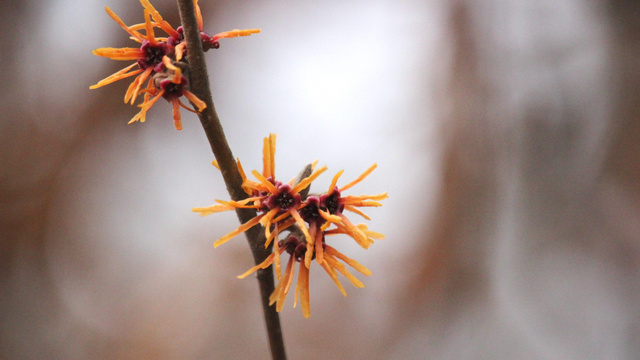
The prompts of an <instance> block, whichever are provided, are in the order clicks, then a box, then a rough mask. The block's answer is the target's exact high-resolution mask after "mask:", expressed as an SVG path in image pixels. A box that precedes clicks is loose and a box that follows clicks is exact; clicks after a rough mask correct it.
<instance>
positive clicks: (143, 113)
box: [129, 90, 164, 124]
mask: <svg viewBox="0 0 640 360" xmlns="http://www.w3.org/2000/svg"><path fill="white" fill-rule="evenodd" d="M162 94H164V90H161V91H160V92H158V94H157V95H156V96H155V97H154V98H153V99H151V100H148V101H145V102H144V103H142V105H140V107H141V108H142V109H141V110H140V112H139V113H138V114H137V115H136V116H134V117H133V119H131V120H130V121H129V124H131V123H134V122H136V121H140V122H144V121H145V119H146V118H145V117H146V115H147V111H149V109H151V107H152V106H153V105H154V104H155V103H156V101H158V100H159V99H160V98H161V97H162Z"/></svg>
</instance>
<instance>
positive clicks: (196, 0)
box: [193, 0, 202, 31]
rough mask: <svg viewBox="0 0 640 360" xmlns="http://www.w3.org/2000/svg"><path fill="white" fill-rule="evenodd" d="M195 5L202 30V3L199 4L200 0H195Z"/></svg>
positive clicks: (199, 27)
mask: <svg viewBox="0 0 640 360" xmlns="http://www.w3.org/2000/svg"><path fill="white" fill-rule="evenodd" d="M193 7H194V10H195V12H196V20H197V21H198V30H200V31H202V11H201V10H200V5H198V0H193Z"/></svg>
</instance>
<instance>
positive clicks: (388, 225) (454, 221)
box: [0, 0, 640, 359]
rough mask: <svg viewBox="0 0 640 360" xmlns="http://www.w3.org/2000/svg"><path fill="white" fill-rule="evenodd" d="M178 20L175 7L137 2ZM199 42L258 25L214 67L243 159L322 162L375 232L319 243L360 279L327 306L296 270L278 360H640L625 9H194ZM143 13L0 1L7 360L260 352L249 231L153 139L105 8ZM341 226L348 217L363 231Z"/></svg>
mask: <svg viewBox="0 0 640 360" xmlns="http://www.w3.org/2000/svg"><path fill="white" fill-rule="evenodd" d="M153 3H154V5H156V7H157V8H158V9H159V10H160V12H161V13H162V14H163V15H164V16H165V18H166V19H167V20H169V22H170V23H171V24H174V25H175V26H177V24H178V15H177V7H176V4H175V2H174V1H160V0H156V1H154V2H153ZM200 3H201V7H202V10H203V14H204V15H205V20H204V27H205V31H207V32H209V33H212V34H215V33H217V32H222V31H226V30H230V29H234V28H261V29H262V33H260V34H258V35H253V36H251V37H248V38H237V39H224V40H222V41H221V48H220V49H218V50H212V51H210V53H209V54H208V66H209V76H210V81H211V84H212V90H213V95H214V102H215V104H216V109H217V111H218V114H219V116H220V118H221V120H222V122H223V126H224V127H225V130H226V133H227V139H228V141H229V143H230V145H231V147H232V149H233V152H234V155H235V156H236V157H239V158H240V159H241V161H242V163H243V166H244V167H245V170H247V169H260V168H261V166H262V164H261V158H262V155H261V149H262V138H263V137H265V136H267V135H268V134H269V133H277V134H278V141H277V143H278V145H277V153H276V175H277V176H278V178H280V179H283V180H288V179H289V178H292V177H294V176H295V175H296V174H297V173H298V171H299V170H300V169H301V168H302V167H303V166H304V165H305V164H307V163H309V162H311V161H313V160H315V159H318V160H319V164H321V165H323V164H326V165H327V166H328V167H329V171H328V172H327V173H326V174H324V175H323V176H321V177H320V178H319V179H318V180H317V181H316V182H314V184H313V187H312V191H323V190H325V188H326V187H327V186H328V185H329V183H330V181H331V178H332V176H333V174H335V173H336V172H338V171H339V170H341V169H345V174H344V175H343V176H342V178H341V183H346V182H348V181H351V180H352V179H354V178H355V177H357V176H358V175H359V174H360V173H361V172H362V171H364V170H365V169H366V168H367V167H368V166H369V165H371V164H372V163H374V162H377V164H378V168H377V169H376V171H374V172H373V174H372V175H370V176H369V177H368V178H367V179H366V180H365V181H363V182H362V183H360V184H358V185H357V186H355V187H354V188H352V189H351V190H349V191H348V193H350V194H373V193H379V192H383V191H388V192H389V196H390V197H389V199H387V200H385V201H384V206H383V207H381V208H377V209H371V210H368V211H366V212H367V214H369V215H370V216H371V217H372V221H370V222H369V227H370V228H371V229H373V230H375V231H380V232H382V233H384V234H385V235H386V236H387V238H386V239H385V240H382V241H378V242H377V243H376V244H375V245H374V246H373V247H371V248H370V249H368V250H366V251H365V250H363V249H361V248H359V247H358V246H357V245H355V243H354V242H353V241H350V240H349V239H347V238H339V237H335V238H330V239H328V241H329V242H330V244H332V245H333V246H335V247H337V248H338V249H339V250H341V251H342V252H344V253H345V254H347V255H348V256H350V257H352V258H354V259H356V260H358V261H359V262H360V263H362V264H363V265H365V266H367V267H368V268H369V269H371V270H372V272H373V276H371V277H364V276H360V275H358V277H359V278H360V279H361V280H362V281H363V282H364V283H365V288H364V289H356V288H353V287H351V286H350V285H349V284H348V281H347V280H346V279H345V280H343V281H342V282H343V284H344V285H345V288H346V290H347V293H348V297H346V298H343V297H342V295H341V294H340V292H339V291H338V290H337V289H336V288H335V286H334V284H333V283H332V281H331V279H330V278H329V277H328V276H326V274H325V273H324V272H321V271H319V269H317V268H314V269H312V274H311V312H312V315H311V318H310V319H304V318H303V317H302V314H301V311H300V309H299V308H298V309H293V308H291V307H292V304H293V299H292V298H289V299H287V304H286V305H285V309H284V310H283V311H282V313H281V321H282V327H283V331H284V338H285V346H286V348H287V352H288V355H289V358H290V359H365V358H366V359H478V358H480V359H485V358H486V359H637V358H640V341H638V339H640V315H639V314H640V311H638V309H640V275H639V274H640V272H639V271H640V241H639V237H640V221H638V219H639V215H640V203H639V196H640V182H639V180H640V171H638V169H640V167H639V165H640V164H639V161H638V160H639V159H640V158H639V156H638V155H640V148H639V147H638V145H637V143H638V142H637V138H638V136H637V135H639V134H640V125H639V123H638V116H639V115H640V65H639V64H640V62H639V60H640V56H639V54H640V53H639V51H640V43H638V41H639V38H638V36H637V35H635V34H638V33H640V32H638V31H639V30H640V16H638V15H640V5H638V4H637V3H636V2H634V1H630V0H627V1H624V0H610V1H603V2H597V4H594V2H588V1H577V0H556V1H552V0H543V1H533V0H517V1H503V0H490V1H472V0H466V1H463V0H459V1H437V0H433V1H395V2H394V1H375V0H374V1H349V2H313V1H299V2H295V3H293V2H282V1H271V2H267V1H258V2H248V1H234V2H212V1H207V0H201V1H200ZM104 6H109V7H110V8H111V9H112V10H114V11H115V12H116V13H117V14H118V15H120V16H121V17H122V18H123V20H124V21H125V22H126V23H127V24H132V23H136V22H141V21H142V10H141V9H142V7H141V6H140V4H138V3H137V2H136V1H131V2H123V1H116V2H112V3H104V2H103V1H95V0H92V1H83V2H81V1H65V2H55V1H49V2H45V3H42V2H36V1H23V2H17V3H13V4H3V11H2V12H0V13H1V15H0V20H2V21H1V22H0V28H1V29H2V33H3V34H7V33H9V32H11V33H20V31H24V30H23V29H27V28H28V29H30V30H29V32H30V33H32V34H38V36H34V37H32V38H30V39H29V40H28V41H27V40H24V41H16V42H11V43H10V44H11V46H10V48H9V49H10V50H11V51H4V52H1V53H0V59H1V60H2V61H3V64H4V69H5V81H4V82H3V83H2V85H0V86H1V87H2V93H3V94H4V95H5V96H4V97H3V99H2V101H0V110H1V113H2V120H1V121H0V153H1V154H2V157H1V160H0V359H46V358H52V359H102V358H109V359H131V358H136V359H209V358H212V359H247V358H257V359H266V358H268V344H267V337H266V334H265V331H264V325H263V321H262V313H261V309H260V304H259V295H258V287H257V284H256V281H255V280H254V279H253V278H248V279H244V280H238V279H236V278H235V276H236V275H238V274H240V273H242V272H244V271H245V270H246V269H247V268H249V267H251V266H252V261H253V260H252V258H251V255H250V252H249V249H248V247H247V244H246V240H245V239H244V237H242V236H239V237H237V238H236V239H234V240H232V241H230V242H229V243H227V244H225V245H224V246H221V247H219V248H216V249H215V250H214V249H213V246H212V243H213V241H214V240H215V239H217V238H218V237H220V236H222V235H224V234H226V233H227V232H229V231H231V230H232V229H234V228H236V227H237V226H238V223H237V219H236V217H235V214H233V213H228V214H218V215H212V216H208V217H204V218H203V217H199V216H197V215H195V214H194V213H192V212H191V211H190V209H191V208H192V207H194V206H205V205H209V204H211V203H212V202H213V200H214V199H226V198H227V197H228V195H227V194H226V190H225V186H224V184H223V182H222V179H221V176H220V175H219V173H218V171H217V170H216V169H215V168H213V166H211V165H210V162H211V160H213V158H212V155H211V151H210V149H209V145H208V144H207V142H206V137H205V136H204V133H203V131H202V129H201V127H200V124H199V121H198V120H197V118H196V117H195V116H194V115H192V114H189V113H187V112H186V111H183V127H184V130H182V131H180V132H178V131H175V130H174V129H173V121H172V120H171V111H170V106H169V105H168V104H166V103H164V102H162V101H161V102H159V103H158V104H157V105H156V106H154V108H153V110H152V111H151V113H150V114H149V116H148V117H147V119H148V120H147V122H146V123H144V124H139V123H136V124H132V125H126V123H127V122H128V120H129V119H130V118H131V117H133V115H134V114H135V112H136V109H135V108H134V107H132V106H129V105H124V104H123V103H122V97H123V94H124V92H125V90H126V87H127V84H128V83H127V81H121V82H120V83H116V84H113V85H110V86H108V87H104V88H101V89H97V90H91V91H89V90H88V87H89V85H91V84H94V83H96V82H97V81H98V80H100V79H102V78H104V77H106V76H108V75H109V74H111V73H113V72H115V71H117V70H118V69H120V68H122V67H124V66H125V65H126V63H125V62H122V63H117V62H115V61H111V60H107V59H102V58H98V57H95V56H93V55H91V53H90V50H91V49H94V48H97V47H105V46H115V47H120V46H129V45H131V44H132V42H128V41H127V39H126V35H125V33H124V31H122V29H121V28H119V27H118V26H117V24H115V23H114V22H113V21H111V19H110V18H109V17H108V15H107V14H106V13H105V12H104ZM354 216H355V215H354Z"/></svg>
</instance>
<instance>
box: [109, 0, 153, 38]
mask: <svg viewBox="0 0 640 360" xmlns="http://www.w3.org/2000/svg"><path fill="white" fill-rule="evenodd" d="M105 10H106V11H107V14H109V16H110V17H111V18H112V19H113V20H114V21H115V22H116V23H118V25H120V26H121V27H122V28H123V29H124V31H126V32H128V33H129V35H131V36H133V37H134V38H136V39H138V40H139V41H140V42H142V40H144V39H145V37H144V36H142V34H140V33H139V32H137V31H135V30H131V29H129V27H128V26H127V25H126V24H125V23H124V21H122V19H120V17H119V16H118V15H116V13H114V12H113V11H111V9H109V7H108V6H107V7H106V8H105Z"/></svg>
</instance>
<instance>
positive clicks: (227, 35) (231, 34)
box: [211, 29, 260, 41]
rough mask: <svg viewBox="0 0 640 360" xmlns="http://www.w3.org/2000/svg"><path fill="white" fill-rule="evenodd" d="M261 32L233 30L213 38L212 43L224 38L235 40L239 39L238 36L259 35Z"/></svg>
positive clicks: (256, 30) (255, 30) (257, 30)
mask: <svg viewBox="0 0 640 360" xmlns="http://www.w3.org/2000/svg"><path fill="white" fill-rule="evenodd" d="M259 32H260V29H246V30H238V29H235V30H231V31H225V32H221V33H219V34H216V35H214V36H213V38H211V41H216V40H218V39H222V38H234V37H238V36H249V35H251V34H257V33H259Z"/></svg>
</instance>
